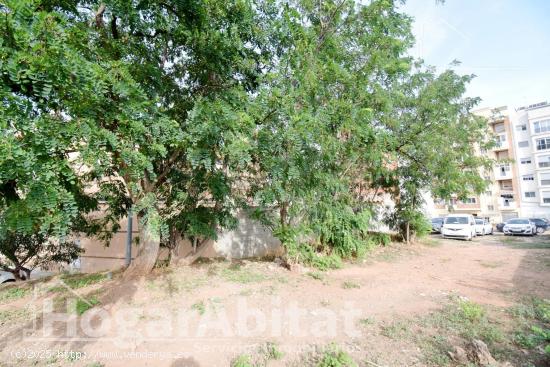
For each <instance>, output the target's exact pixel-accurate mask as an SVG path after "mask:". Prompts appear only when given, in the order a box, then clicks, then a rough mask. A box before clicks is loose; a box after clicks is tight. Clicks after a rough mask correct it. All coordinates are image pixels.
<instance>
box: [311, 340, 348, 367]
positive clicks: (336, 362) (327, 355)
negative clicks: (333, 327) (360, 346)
mask: <svg viewBox="0 0 550 367" xmlns="http://www.w3.org/2000/svg"><path fill="white" fill-rule="evenodd" d="M316 366H317V367H357V364H356V363H355V362H354V361H353V359H352V358H351V357H350V356H349V354H347V353H346V352H344V351H343V350H341V349H339V348H338V347H336V346H335V345H331V346H329V347H328V348H327V349H326V350H325V351H324V352H323V354H322V355H321V356H320V357H319V361H318V362H317V364H316Z"/></svg>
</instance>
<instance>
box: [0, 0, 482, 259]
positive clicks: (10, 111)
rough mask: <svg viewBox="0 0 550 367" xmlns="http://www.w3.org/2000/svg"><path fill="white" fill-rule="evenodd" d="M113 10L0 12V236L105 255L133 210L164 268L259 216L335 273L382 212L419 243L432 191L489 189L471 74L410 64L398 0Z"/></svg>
mask: <svg viewBox="0 0 550 367" xmlns="http://www.w3.org/2000/svg"><path fill="white" fill-rule="evenodd" d="M101 5H102V6H101V7H100V5H99V4H98V3H90V2H86V1H76V2H73V3H71V4H70V5H67V4H65V2H61V3H59V4H56V6H53V5H51V4H50V3H49V2H44V3H43V2H40V1H38V2H37V1H36V0H19V1H11V0H10V1H7V2H5V4H4V5H2V9H3V12H2V14H3V16H4V17H3V24H4V31H5V32H4V33H5V34H4V37H3V38H2V41H1V42H0V60H1V62H0V75H1V78H2V86H3V87H2V88H0V98H1V99H2V104H1V105H0V236H2V235H3V234H4V233H8V232H10V233H18V234H26V235H35V234H37V233H38V234H40V235H43V236H46V237H47V238H53V239H55V240H56V241H58V242H57V243H65V241H63V239H65V238H67V236H68V235H69V234H70V233H71V232H74V231H78V232H83V233H86V234H89V235H96V236H98V237H99V238H100V239H102V240H105V241H109V239H110V237H111V236H112V234H113V233H115V232H116V231H117V230H118V228H119V226H120V225H119V222H120V219H121V218H122V217H124V216H125V215H126V213H127V211H128V209H129V208H130V207H133V209H134V213H136V214H137V215H138V217H139V219H140V230H141V232H142V238H141V239H142V240H143V242H142V245H143V246H148V247H150V249H151V251H143V252H142V254H147V256H150V257H155V256H157V253H158V251H156V249H157V247H158V246H157V245H158V243H159V242H161V243H162V245H164V246H167V247H169V248H170V249H171V250H174V251H171V253H172V254H176V253H177V251H175V250H176V245H177V243H178V239H180V238H181V239H184V240H189V241H190V242H191V243H192V244H193V245H194V247H196V248H197V247H200V246H201V245H203V244H205V243H206V242H207V240H209V239H215V238H216V236H217V233H218V232H219V230H220V229H232V228H235V227H236V219H235V217H234V213H235V212H236V210H237V209H239V208H241V207H246V208H249V209H250V207H253V208H254V213H255V215H254V216H255V217H256V218H259V219H261V221H262V222H263V223H264V224H267V225H268V226H270V228H271V229H272V230H273V231H274V233H275V235H276V236H278V238H279V239H280V240H281V242H282V243H283V244H284V246H285V247H286V249H287V253H288V256H289V257H290V258H294V259H296V260H299V261H304V262H306V263H308V264H310V265H312V266H316V267H319V268H321V269H326V268H331V267H336V266H339V258H351V257H361V256H363V255H364V254H365V252H366V251H368V249H369V248H370V247H371V246H373V245H374V244H375V243H377V242H378V239H375V238H372V237H370V236H369V235H368V231H369V229H372V227H373V222H374V221H380V220H381V219H383V218H381V213H380V210H378V209H379V208H380V207H381V202H382V201H381V200H380V198H381V196H380V195H382V196H383V195H391V196H392V197H393V199H394V201H395V202H396V206H395V208H396V209H395V211H394V212H393V213H390V214H389V216H388V218H386V219H387V221H388V223H390V224H391V225H392V226H393V227H394V229H397V230H399V231H401V232H403V230H404V227H405V225H406V226H407V227H408V228H409V229H410V230H411V232H413V233H416V234H422V233H424V231H425V230H426V229H427V227H426V225H425V224H426V223H425V221H424V220H423V218H422V216H421V214H420V212H419V208H420V207H421V205H422V195H421V194H422V192H423V191H424V190H430V191H431V192H432V193H433V194H434V195H436V196H437V197H441V198H448V197H450V196H451V195H458V196H459V197H462V196H465V195H467V194H468V193H470V192H478V191H482V190H483V189H484V185H485V182H484V180H483V179H482V178H481V175H480V171H481V170H482V169H483V168H488V167H489V163H490V162H488V161H486V160H485V159H483V158H479V157H476V156H475V155H474V148H473V146H474V145H476V146H478V147H488V146H489V145H490V142H489V139H488V137H487V131H486V124H485V121H483V119H480V118H476V117H474V116H472V115H471V114H470V110H471V109H472V108H473V107H474V106H475V105H476V103H477V102H478V100H477V99H470V98H464V97H463V95H464V93H465V90H466V86H467V84H468V83H469V82H470V80H471V79H472V76H461V75H458V74H457V73H455V72H454V71H452V70H447V71H444V72H443V73H441V74H436V72H435V70H434V69H433V68H430V67H427V66H424V65H423V64H422V63H421V62H415V61H414V60H413V59H412V58H411V57H410V56H409V55H408V52H409V49H410V47H411V46H412V45H413V43H414V38H413V36H412V32H411V22H412V20H411V18H410V17H408V16H407V15H405V14H403V13H401V12H400V6H399V2H397V1H387V0H373V1H369V2H359V1H343V2H341V1H336V0H327V1H323V2H321V3H319V5H314V4H313V3H312V2H311V1H310V0H291V1H288V2H285V4H284V6H280V4H279V3H277V2H275V1H255V2H253V1H246V0H245V1H241V0H229V1H196V2H191V3H188V2H160V3H157V2H139V3H138V2H136V1H127V2H124V1H116V0H107V1H104V2H102V3H101ZM103 6H104V8H103ZM100 10H102V11H100ZM449 142H452V143H449ZM92 186H93V187H96V188H97V190H87V188H89V187H92ZM100 203H101V205H100ZM98 210H102V213H103V216H101V217H97V216H92V215H90V214H91V213H93V212H97V211H98ZM145 238H147V240H145ZM382 242H383V243H384V244H385V243H386V242H385V239H383V240H382ZM304 247H310V248H311V251H310V250H306V249H304ZM319 254H320V256H319ZM143 256H145V255H143ZM153 260H154V259H153ZM137 263H138V264H139V263H141V264H145V263H147V264H148V265H147V266H152V265H151V264H152V263H154V261H146V262H137ZM144 266H145V265H144Z"/></svg>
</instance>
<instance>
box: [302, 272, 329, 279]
mask: <svg viewBox="0 0 550 367" xmlns="http://www.w3.org/2000/svg"><path fill="white" fill-rule="evenodd" d="M306 275H307V276H308V277H311V278H313V279H315V280H320V281H323V280H324V279H325V274H323V273H321V272H320V271H309V272H307V274H306Z"/></svg>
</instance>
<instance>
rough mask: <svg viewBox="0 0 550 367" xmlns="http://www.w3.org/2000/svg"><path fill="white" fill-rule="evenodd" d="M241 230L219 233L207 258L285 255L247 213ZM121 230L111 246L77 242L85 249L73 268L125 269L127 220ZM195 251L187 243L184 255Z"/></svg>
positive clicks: (240, 215)
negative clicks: (123, 267)
mask: <svg viewBox="0 0 550 367" xmlns="http://www.w3.org/2000/svg"><path fill="white" fill-rule="evenodd" d="M237 218H238V220H239V225H238V227H237V228H236V229H235V230H233V231H224V232H220V233H219V234H218V239H217V240H216V241H212V242H211V243H210V244H209V245H210V248H209V249H208V250H207V251H206V253H205V254H204V257H213V258H215V257H224V258H233V259H241V258H248V257H262V256H267V255H277V254H280V253H281V252H282V247H281V243H280V242H279V240H278V239H276V238H275V237H274V236H273V235H272V234H271V231H270V230H269V229H268V228H266V227H265V226H263V225H262V224H261V223H259V222H258V221H255V220H252V219H250V217H249V216H248V215H246V213H244V212H240V213H238V214H237ZM120 224H121V228H120V231H119V232H117V233H116V234H115V235H114V236H113V238H112V239H111V241H110V243H109V245H108V246H105V244H104V243H102V242H100V241H98V240H97V239H94V238H89V237H80V238H78V241H79V243H80V246H81V247H82V248H83V249H84V251H85V252H84V254H83V255H82V256H81V257H80V259H79V260H78V261H75V262H74V263H73V264H72V265H71V268H73V269H75V270H80V271H82V272H96V271H103V270H114V269H118V268H120V267H122V266H124V259H125V253H126V229H127V221H126V219H123V220H122V221H121V222H120ZM132 232H133V233H132V236H133V238H134V239H135V238H136V237H137V236H138V234H139V231H138V223H137V220H136V219H135V218H134V223H133V230H132ZM137 251H138V245H136V244H135V243H134V244H133V245H132V258H133V257H134V256H135V254H137ZM191 251H192V247H191V244H190V243H189V242H187V243H184V246H183V249H182V254H184V255H185V254H188V253H190V252H191ZM167 256H168V251H166V250H164V251H161V254H160V258H161V259H162V258H167Z"/></svg>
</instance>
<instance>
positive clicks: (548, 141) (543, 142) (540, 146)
mask: <svg viewBox="0 0 550 367" xmlns="http://www.w3.org/2000/svg"><path fill="white" fill-rule="evenodd" d="M536 147H537V150H546V149H550V138H542V139H537V140H536Z"/></svg>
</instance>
